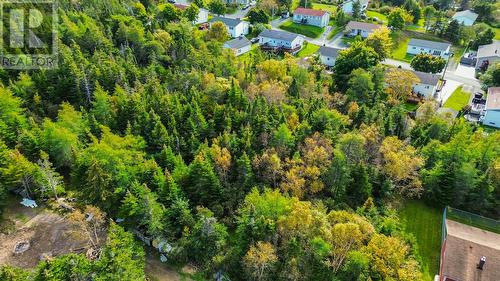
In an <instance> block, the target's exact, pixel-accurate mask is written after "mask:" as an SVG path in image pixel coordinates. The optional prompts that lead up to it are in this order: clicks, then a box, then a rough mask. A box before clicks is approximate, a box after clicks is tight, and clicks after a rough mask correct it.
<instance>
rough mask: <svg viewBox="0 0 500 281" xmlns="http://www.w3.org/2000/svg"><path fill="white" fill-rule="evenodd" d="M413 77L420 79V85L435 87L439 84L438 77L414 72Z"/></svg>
mask: <svg viewBox="0 0 500 281" xmlns="http://www.w3.org/2000/svg"><path fill="white" fill-rule="evenodd" d="M414 72H415V75H417V77H418V78H419V79H420V84H426V85H433V86H436V85H437V84H438V82H439V75H436V74H432V73H426V72H420V71H414Z"/></svg>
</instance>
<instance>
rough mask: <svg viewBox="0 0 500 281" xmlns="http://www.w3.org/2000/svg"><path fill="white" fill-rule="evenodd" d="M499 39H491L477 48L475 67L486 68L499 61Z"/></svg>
mask: <svg viewBox="0 0 500 281" xmlns="http://www.w3.org/2000/svg"><path fill="white" fill-rule="evenodd" d="M499 50H500V41H493V43H491V44H488V45H482V46H479V48H478V49H477V61H476V69H482V70H486V69H487V68H488V66H490V65H492V64H494V63H496V62H498V61H500V54H499V53H500V51H499Z"/></svg>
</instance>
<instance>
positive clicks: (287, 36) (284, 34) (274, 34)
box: [259, 29, 300, 42]
mask: <svg viewBox="0 0 500 281" xmlns="http://www.w3.org/2000/svg"><path fill="white" fill-rule="evenodd" d="M299 36H300V35H298V34H297V33H291V32H288V31H281V30H269V29H266V30H264V31H262V32H261V33H260V34H259V37H267V38H273V39H278V40H283V41H289V42H292V41H293V40H295V38H297V37H299Z"/></svg>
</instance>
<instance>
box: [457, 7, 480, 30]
mask: <svg viewBox="0 0 500 281" xmlns="http://www.w3.org/2000/svg"><path fill="white" fill-rule="evenodd" d="M477 16H478V14H476V13H474V12H473V11H471V10H465V11H461V12H456V13H455V14H454V15H453V17H451V18H452V19H454V20H457V21H458V23H459V24H463V25H465V26H472V25H473V24H474V22H475V21H476V19H477Z"/></svg>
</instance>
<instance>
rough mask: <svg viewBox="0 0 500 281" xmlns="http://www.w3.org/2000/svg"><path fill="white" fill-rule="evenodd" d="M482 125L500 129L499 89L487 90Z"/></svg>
mask: <svg viewBox="0 0 500 281" xmlns="http://www.w3.org/2000/svg"><path fill="white" fill-rule="evenodd" d="M483 125H487V126H491V127H495V128H500V87H491V88H489V89H488V95H487V96H486V106H485V108H484V117H483Z"/></svg>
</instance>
